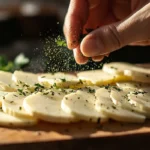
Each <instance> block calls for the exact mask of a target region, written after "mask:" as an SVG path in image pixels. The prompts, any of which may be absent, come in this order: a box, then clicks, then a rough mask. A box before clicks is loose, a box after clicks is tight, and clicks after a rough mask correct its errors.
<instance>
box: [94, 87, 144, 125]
mask: <svg viewBox="0 0 150 150" xmlns="http://www.w3.org/2000/svg"><path fill="white" fill-rule="evenodd" d="M95 95H96V98H97V101H96V109H97V110H98V111H102V112H103V113H104V114H105V115H107V116H108V117H109V118H111V119H113V120H116V121H121V122H128V123H143V122H144V121H145V116H144V115H141V114H137V113H135V112H132V111H129V110H126V109H123V108H121V107H120V106H117V105H115V104H113V102H112V100H111V98H110V90H107V89H105V88H100V89H99V90H97V91H96V94H95Z"/></svg>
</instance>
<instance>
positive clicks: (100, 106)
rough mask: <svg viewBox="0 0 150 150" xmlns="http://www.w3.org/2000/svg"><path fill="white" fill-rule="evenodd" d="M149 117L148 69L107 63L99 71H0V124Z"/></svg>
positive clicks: (120, 119) (13, 124) (17, 124)
mask: <svg viewBox="0 0 150 150" xmlns="http://www.w3.org/2000/svg"><path fill="white" fill-rule="evenodd" d="M148 118H150V69H146V68H142V67H137V66H135V65H132V64H127V63H121V62H113V63H109V64H105V65H104V66H103V68H102V70H91V71H84V72H76V73H62V72H58V73H54V74H53V73H46V74H33V73H28V72H22V71H15V72H14V73H13V74H12V73H8V72H3V71H0V125H2V126H32V125H36V124H37V123H38V122H39V121H40V120H43V121H47V122H51V123H72V122H79V121H87V122H98V123H105V122H107V121H109V119H112V120H115V121H120V122H128V123H143V122H144V121H145V120H146V119H148Z"/></svg>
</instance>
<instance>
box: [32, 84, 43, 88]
mask: <svg viewBox="0 0 150 150" xmlns="http://www.w3.org/2000/svg"><path fill="white" fill-rule="evenodd" d="M34 85H35V86H36V87H38V88H42V89H43V88H44V86H43V85H41V84H39V83H36V84H34Z"/></svg>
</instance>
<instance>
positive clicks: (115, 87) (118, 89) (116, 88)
mask: <svg viewBox="0 0 150 150" xmlns="http://www.w3.org/2000/svg"><path fill="white" fill-rule="evenodd" d="M113 88H114V89H115V90H117V91H118V92H120V91H122V90H121V89H120V88H118V87H117V86H114V87H113Z"/></svg>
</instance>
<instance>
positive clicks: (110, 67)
mask: <svg viewBox="0 0 150 150" xmlns="http://www.w3.org/2000/svg"><path fill="white" fill-rule="evenodd" d="M110 68H111V69H115V70H117V69H118V68H116V67H113V66H111V67H110Z"/></svg>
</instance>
